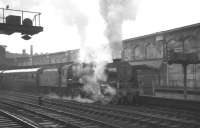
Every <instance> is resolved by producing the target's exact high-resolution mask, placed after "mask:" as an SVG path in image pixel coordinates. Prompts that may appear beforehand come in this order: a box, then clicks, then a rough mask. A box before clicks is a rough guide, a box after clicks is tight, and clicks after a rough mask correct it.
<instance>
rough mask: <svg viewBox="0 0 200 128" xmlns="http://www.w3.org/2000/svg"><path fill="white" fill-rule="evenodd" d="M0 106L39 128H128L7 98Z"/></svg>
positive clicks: (2, 99)
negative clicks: (32, 122)
mask: <svg viewBox="0 0 200 128" xmlns="http://www.w3.org/2000/svg"><path fill="white" fill-rule="evenodd" d="M0 106H1V108H2V107H3V108H2V109H6V110H8V111H11V112H16V111H17V113H19V114H20V116H23V117H26V118H28V119H29V120H31V121H34V122H35V123H36V124H38V125H39V127H45V128H46V127H48V128H54V127H55V128H66V127H69V128H129V126H127V125H116V124H113V122H109V121H106V120H105V121H100V120H96V119H94V118H90V117H86V116H83V115H81V114H80V113H79V114H77V113H70V112H64V111H61V110H57V109H53V108H48V107H43V106H38V105H35V104H31V103H26V102H23V101H16V99H14V100H12V99H9V98H1V99H0Z"/></svg>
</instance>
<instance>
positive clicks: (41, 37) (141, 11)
mask: <svg viewBox="0 0 200 128" xmlns="http://www.w3.org/2000/svg"><path fill="white" fill-rule="evenodd" d="M7 4H9V6H10V8H14V9H25V10H31V11H40V12H41V13H42V15H41V23H42V24H41V25H42V26H43V27H44V32H42V33H39V34H38V35H34V36H33V37H32V39H31V40H28V41H25V40H23V39H21V35H20V34H13V35H11V36H6V35H0V39H1V40H0V44H1V45H7V50H8V51H10V52H18V53H21V52H22V49H26V50H27V52H29V47H30V45H31V44H32V45H33V46H34V52H37V53H47V52H48V53H50V52H58V51H64V50H69V49H77V48H79V47H80V44H81V42H82V41H83V40H86V42H89V43H90V45H95V42H105V40H106V39H105V38H104V37H103V36H104V31H105V21H104V20H103V18H102V16H101V14H100V11H99V0H1V1H0V7H5V6H6V5H7ZM199 6H200V1H199V0H140V1H139V2H136V3H135V6H134V8H137V9H135V10H133V11H136V18H135V20H127V21H124V22H123V25H122V38H123V39H127V38H133V37H136V36H141V35H145V34H150V33H154V32H159V31H163V30H168V29H172V28H176V27H181V26H186V25H190V24H194V23H199V22H200V14H199V13H200V7H199ZM0 14H1V13H0Z"/></svg>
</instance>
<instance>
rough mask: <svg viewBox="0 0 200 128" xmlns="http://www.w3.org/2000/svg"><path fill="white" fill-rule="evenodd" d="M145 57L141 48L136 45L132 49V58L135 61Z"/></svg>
mask: <svg viewBox="0 0 200 128" xmlns="http://www.w3.org/2000/svg"><path fill="white" fill-rule="evenodd" d="M144 56H145V53H144V50H143V49H142V46H140V45H138V46H136V47H135V48H134V57H135V59H136V60H140V59H143V58H144Z"/></svg>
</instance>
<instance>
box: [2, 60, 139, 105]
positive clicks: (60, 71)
mask: <svg viewBox="0 0 200 128" xmlns="http://www.w3.org/2000/svg"><path fill="white" fill-rule="evenodd" d="M83 66H86V67H90V66H93V65H91V64H80V63H70V64H66V65H62V66H54V67H53V66H49V67H43V68H28V69H15V70H4V71H1V72H0V82H1V87H2V88H5V89H12V90H13V89H15V90H18V91H25V92H33V93H37V94H38V95H41V94H49V93H56V94H58V95H59V96H71V97H72V98H73V97H76V96H78V95H80V96H82V97H87V95H86V94H85V93H84V92H83V90H82V87H83V86H84V85H83V83H81V82H80V77H82V76H81V75H80V74H77V73H76V72H74V70H79V68H80V67H83ZM89 72H92V70H90V71H89ZM105 74H106V75H107V81H104V82H102V83H103V84H108V85H110V86H111V87H112V88H114V89H115V90H116V95H115V96H114V97H113V98H112V103H132V102H134V100H135V98H136V97H137V95H138V94H139V90H138V80H137V69H136V68H135V67H134V66H131V65H130V64H129V63H128V62H123V61H114V62H113V63H109V64H107V65H106V68H105ZM104 88H105V86H101V91H102V93H104V91H103V90H104ZM87 98H88V97H87Z"/></svg>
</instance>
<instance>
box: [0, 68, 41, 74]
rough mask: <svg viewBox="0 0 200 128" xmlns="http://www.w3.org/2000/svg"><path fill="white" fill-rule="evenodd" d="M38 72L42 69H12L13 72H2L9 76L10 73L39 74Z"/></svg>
mask: <svg viewBox="0 0 200 128" xmlns="http://www.w3.org/2000/svg"><path fill="white" fill-rule="evenodd" d="M38 70H40V68H28V69H12V70H4V71H0V72H2V73H4V74H8V73H23V72H37V71H38Z"/></svg>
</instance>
